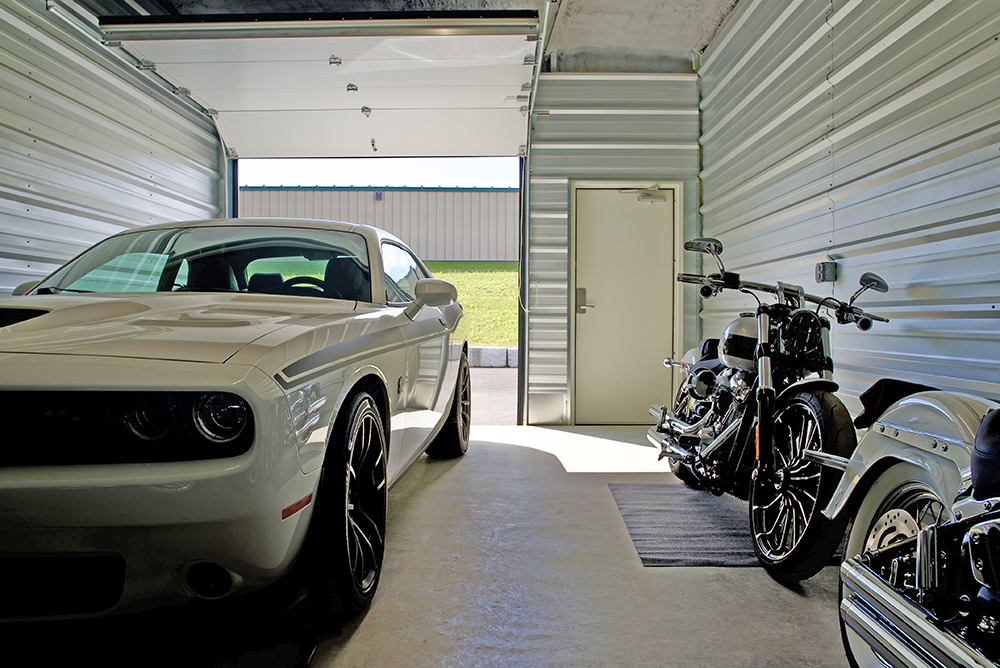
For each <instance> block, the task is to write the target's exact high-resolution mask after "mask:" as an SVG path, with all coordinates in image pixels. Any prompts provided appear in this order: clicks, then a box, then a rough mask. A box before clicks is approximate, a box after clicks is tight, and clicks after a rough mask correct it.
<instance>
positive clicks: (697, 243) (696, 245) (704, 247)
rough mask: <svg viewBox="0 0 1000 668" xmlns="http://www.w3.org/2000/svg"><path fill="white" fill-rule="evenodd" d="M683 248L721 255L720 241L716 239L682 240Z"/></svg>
mask: <svg viewBox="0 0 1000 668" xmlns="http://www.w3.org/2000/svg"><path fill="white" fill-rule="evenodd" d="M684 250H686V251H692V252H695V253H708V254H709V255H722V242H721V241H719V240H718V239H710V238H701V239H691V240H690V241H685V242H684Z"/></svg>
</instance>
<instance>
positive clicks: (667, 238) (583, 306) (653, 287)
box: [574, 189, 674, 424]
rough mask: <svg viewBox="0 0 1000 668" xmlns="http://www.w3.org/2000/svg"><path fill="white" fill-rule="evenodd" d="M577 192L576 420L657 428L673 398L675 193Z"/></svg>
mask: <svg viewBox="0 0 1000 668" xmlns="http://www.w3.org/2000/svg"><path fill="white" fill-rule="evenodd" d="M575 192H576V202H575V210H576V294H575V295H574V296H575V300H574V301H575V303H574V310H575V313H576V315H575V318H576V348H575V351H576V354H575V358H576V359H575V421H576V424H643V423H651V422H652V418H650V416H649V407H650V405H652V404H654V403H656V404H662V403H669V402H670V401H671V399H672V397H673V392H672V376H671V373H670V371H669V370H668V369H666V368H664V366H663V358H664V357H669V356H670V355H671V353H672V347H673V345H672V342H673V330H674V324H673V320H674V309H673V294H674V276H673V273H674V272H673V253H674V201H673V200H674V194H673V191H672V190H661V191H656V192H655V195H654V196H653V197H649V196H644V197H643V198H642V199H643V200H646V201H640V197H639V195H640V194H641V193H636V192H635V191H631V192H621V191H620V190H617V189H615V190H603V189H577V190H576V191H575ZM661 197H662V201H661V199H660V198H661Z"/></svg>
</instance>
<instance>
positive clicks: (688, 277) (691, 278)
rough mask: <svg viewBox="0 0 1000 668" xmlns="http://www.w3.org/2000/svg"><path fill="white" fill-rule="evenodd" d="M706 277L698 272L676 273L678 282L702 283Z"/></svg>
mask: <svg viewBox="0 0 1000 668" xmlns="http://www.w3.org/2000/svg"><path fill="white" fill-rule="evenodd" d="M706 278H708V277H707V276H701V275H699V274H677V281H678V282H679V283H704V282H705V279H706Z"/></svg>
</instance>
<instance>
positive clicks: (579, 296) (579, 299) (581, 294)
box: [576, 288, 594, 313]
mask: <svg viewBox="0 0 1000 668" xmlns="http://www.w3.org/2000/svg"><path fill="white" fill-rule="evenodd" d="M589 308H594V305H593V304H588V303H587V288H577V289H576V312H577V313H586V312H587V309H589Z"/></svg>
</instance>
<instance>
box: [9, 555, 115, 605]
mask: <svg viewBox="0 0 1000 668" xmlns="http://www.w3.org/2000/svg"><path fill="white" fill-rule="evenodd" d="M124 588H125V558H124V557H122V556H121V555H119V554H86V555H66V556H63V555H60V556H44V557H3V558H0V591H2V592H3V596H0V617H6V618H25V617H47V616H58V615H86V614H92V613H97V612H103V611H105V610H110V609H111V608H113V607H114V606H115V605H116V604H117V603H118V601H119V600H120V599H121V596H122V591H123V590H124Z"/></svg>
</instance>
